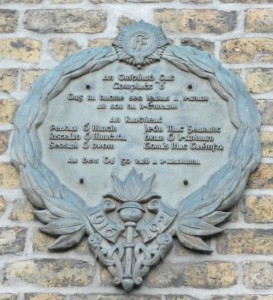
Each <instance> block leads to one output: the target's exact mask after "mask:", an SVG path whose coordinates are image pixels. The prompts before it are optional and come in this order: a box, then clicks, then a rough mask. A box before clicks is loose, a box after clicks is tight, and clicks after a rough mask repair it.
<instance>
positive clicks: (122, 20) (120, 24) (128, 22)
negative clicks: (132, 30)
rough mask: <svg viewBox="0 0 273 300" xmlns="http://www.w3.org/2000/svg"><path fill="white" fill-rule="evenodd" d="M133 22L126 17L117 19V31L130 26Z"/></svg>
mask: <svg viewBox="0 0 273 300" xmlns="http://www.w3.org/2000/svg"><path fill="white" fill-rule="evenodd" d="M134 22H135V20H133V19H130V18H128V17H125V16H121V17H119V18H118V25H117V27H118V29H121V28H122V27H123V26H128V25H131V24H132V23H134Z"/></svg>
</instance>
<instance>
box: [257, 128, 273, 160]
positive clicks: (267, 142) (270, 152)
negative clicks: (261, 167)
mask: <svg viewBox="0 0 273 300" xmlns="http://www.w3.org/2000/svg"><path fill="white" fill-rule="evenodd" d="M260 139H261V144H262V156H265V157H273V133H272V132H261V133H260Z"/></svg>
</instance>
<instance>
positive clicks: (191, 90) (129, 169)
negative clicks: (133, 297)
mask: <svg viewBox="0 0 273 300" xmlns="http://www.w3.org/2000/svg"><path fill="white" fill-rule="evenodd" d="M259 126H260V116H259V114H258V112H257V109H256V107H255V104H254V101H253V100H252V98H251V97H250V96H249V94H248V93H247V91H246V89H245V87H244V85H243V83H242V82H241V81H240V80H239V79H238V78H237V77H236V76H235V75H233V74H232V73H231V72H230V71H228V70H226V69H224V68H223V67H222V66H221V65H220V63H219V62H218V61H216V60H215V59H214V58H213V57H211V56H210V55H208V54H206V53H205V52H202V51H199V50H197V49H194V48H191V47H182V46H170V45H168V40H167V39H166V37H165V36H164V33H163V32H162V30H161V28H160V27H157V26H153V25H151V24H147V23H145V22H138V23H135V24H133V25H130V26H127V27H125V28H124V29H122V30H121V32H120V33H119V35H118V36H117V38H116V40H115V42H114V43H113V47H104V48H99V49H86V50H84V51H81V52H79V53H76V54H74V55H71V56H69V57H68V58H67V59H65V60H64V61H63V62H62V63H61V64H60V65H59V66H57V67H56V68H54V69H53V70H51V71H49V72H48V73H46V74H45V75H43V76H42V77H40V78H39V79H38V80H37V82H36V83H35V85H34V86H33V89H32V91H31V92H30V93H29V95H28V97H27V98H26V99H25V101H24V102H23V103H22V105H21V106H20V108H19V109H18V112H17V115H16V122H15V133H14V139H13V144H12V161H13V163H14V164H15V165H16V166H17V167H18V169H20V173H21V180H22V188H23V190H24V192H25V194H26V196H27V197H28V199H29V201H30V202H31V203H32V204H33V205H34V206H36V207H38V208H39V210H37V211H35V215H36V216H37V218H38V219H40V220H41V221H42V222H44V223H47V225H45V226H44V227H42V228H41V230H42V231H43V232H46V233H48V234H51V235H56V236H59V238H58V239H57V240H56V242H55V243H54V244H53V245H51V246H50V249H51V250H57V249H66V248H69V247H73V246H75V245H77V244H78V243H79V242H80V241H81V240H82V238H83V237H84V235H87V236H88V242H89V245H90V249H91V250H92V251H93V253H94V255H95V256H96V257H97V258H98V260H99V261H100V262H101V263H102V264H104V265H105V266H107V267H108V269H109V271H110V273H111V274H112V275H113V277H114V283H115V284H121V285H122V287H123V288H124V289H125V290H126V291H130V290H131V289H132V288H133V287H134V286H135V285H140V284H141V283H142V281H143V278H144V277H145V275H146V274H147V273H148V272H149V270H150V268H151V267H152V266H154V265H156V264H157V263H158V262H159V261H160V260H161V259H163V258H164V257H165V256H166V255H167V253H168V252H169V250H170V249H171V247H172V243H173V237H174V236H176V237H178V239H179V240H180V242H181V244H182V245H183V246H185V247H188V248H190V249H194V250H199V251H205V252H210V251H211V250H210V248H209V247H208V245H207V244H206V243H205V242H204V241H203V240H202V237H205V236H210V235H214V234H216V233H219V232H221V230H222V229H221V228H218V227H216V225H218V224H219V223H221V222H223V221H224V220H226V219H227V218H228V217H229V215H230V213H229V212H227V210H228V209H229V208H230V207H232V206H233V205H234V204H235V203H236V202H237V201H238V200H239V198H240V196H241V194H242V192H243V191H244V188H245V185H246V181H247V178H248V176H249V174H250V172H251V171H253V170H254V169H255V168H256V166H257V164H258V163H259V160H260V155H261V151H260V142H259V139H258V128H259Z"/></svg>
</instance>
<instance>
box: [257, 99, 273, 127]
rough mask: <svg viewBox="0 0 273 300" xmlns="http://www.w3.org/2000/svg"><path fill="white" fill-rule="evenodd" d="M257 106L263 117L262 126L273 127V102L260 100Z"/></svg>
mask: <svg viewBox="0 0 273 300" xmlns="http://www.w3.org/2000/svg"><path fill="white" fill-rule="evenodd" d="M256 105H257V107H258V109H259V111H260V113H261V116H262V125H273V118H272V116H273V101H272V100H264V99H260V100H257V101H256Z"/></svg>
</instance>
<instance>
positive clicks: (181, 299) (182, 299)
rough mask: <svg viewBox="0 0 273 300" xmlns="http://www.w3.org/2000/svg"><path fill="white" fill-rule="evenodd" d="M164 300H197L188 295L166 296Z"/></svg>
mask: <svg viewBox="0 0 273 300" xmlns="http://www.w3.org/2000/svg"><path fill="white" fill-rule="evenodd" d="M166 300H198V299H197V298H193V297H191V296H188V295H166Z"/></svg>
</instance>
